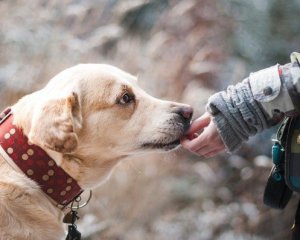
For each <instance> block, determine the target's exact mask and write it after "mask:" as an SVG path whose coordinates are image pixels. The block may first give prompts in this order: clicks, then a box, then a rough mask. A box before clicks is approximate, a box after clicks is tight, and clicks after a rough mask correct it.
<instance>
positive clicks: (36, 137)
mask: <svg viewBox="0 0 300 240" xmlns="http://www.w3.org/2000/svg"><path fill="white" fill-rule="evenodd" d="M7 112H9V113H3V114H2V115H3V116H2V120H1V122H0V123H1V124H0V132H1V138H0V143H1V145H0V146H1V147H0V150H1V151H0V239H1V240H9V239H14V240H26V239H28V240H29V239H30V240H34V239H36V240H55V239H62V238H63V237H64V236H65V234H66V233H65V227H64V224H63V223H62V218H63V215H64V212H63V211H62V210H61V208H60V207H58V204H62V205H65V206H66V205H67V204H70V198H73V197H74V196H75V195H76V194H80V193H81V192H82V190H83V189H84V190H87V189H92V188H95V187H96V186H98V185H100V184H101V183H102V182H103V181H104V180H105V179H106V178H107V177H108V176H109V174H110V172H111V170H112V168H113V167H114V166H115V165H116V164H117V163H118V162H119V161H120V160H122V159H125V158H128V157H130V156H132V155H135V154H140V153H145V152H149V151H167V150H171V149H174V148H175V147H177V146H178V145H179V139H180V138H181V137H182V136H183V135H184V133H185V131H186V130H187V129H188V128H189V124H190V120H191V116H192V108H191V107H190V106H187V105H184V104H179V103H175V102H169V101H163V100H159V99H157V98H154V97H151V96H150V95H148V94H147V93H146V92H144V91H143V90H142V89H141V88H139V87H138V85H137V81H136V78H135V77H134V76H132V75H130V74H128V73H126V72H124V71H122V70H120V69H118V68H115V67H113V66H109V65H101V64H81V65H77V66H75V67H72V68H69V69H66V70H65V71H63V72H61V73H59V74H58V75H56V76H55V77H54V78H53V79H51V81H50V82H49V83H48V85H46V87H45V88H43V89H41V90H40V91H37V92H34V93H32V94H29V95H27V96H25V97H23V98H22V99H20V100H19V101H18V102H17V103H16V104H15V105H14V106H12V108H11V110H9V111H7ZM6 115H7V116H6ZM1 129H2V130H1ZM22 134H23V135H24V136H22ZM20 139H21V140H20ZM23 140H24V141H23ZM39 164H41V165H39ZM43 164H44V165H43ZM37 165H38V167H36V166H37ZM45 165H46V168H45V169H44V166H45ZM47 166H49V168H47ZM39 176H40V177H39ZM60 178H61V179H65V180H61V179H60ZM35 179H37V180H36V181H35ZM51 181H52V182H51ZM51 184H52V185H51ZM68 184H69V185H68ZM72 184H73V185H72ZM49 186H52V187H51V188H50V187H49ZM71 188H73V189H75V195H74V192H73V193H72V194H73V195H72V194H71V192H72V189H71ZM62 189H63V190H62ZM69 192H70V194H69ZM56 193H57V194H56ZM55 194H56V195H55ZM68 197H69V198H68ZM64 198H66V199H65V200H63V199H64Z"/></svg>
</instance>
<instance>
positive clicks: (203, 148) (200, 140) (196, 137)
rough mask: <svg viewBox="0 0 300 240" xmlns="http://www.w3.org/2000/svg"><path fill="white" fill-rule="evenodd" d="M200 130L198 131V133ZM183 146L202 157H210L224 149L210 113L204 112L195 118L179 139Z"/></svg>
mask: <svg viewBox="0 0 300 240" xmlns="http://www.w3.org/2000/svg"><path fill="white" fill-rule="evenodd" d="M199 131H200V133H198V132H199ZM181 145H182V146H183V148H185V149H187V150H189V151H191V152H193V153H195V154H197V155H200V156H204V157H212V156H214V155H216V154H217V153H220V152H223V151H224V150H225V145H224V143H223V141H222V139H221V137H220V135H219V133H218V130H217V127H216V125H215V123H214V122H213V121H212V117H211V115H210V114H209V113H208V112H206V113H204V114H203V115H202V116H201V117H199V118H198V119H196V120H195V121H194V122H193V123H192V124H191V127H190V129H189V130H188V132H187V134H186V136H185V137H184V138H182V139H181Z"/></svg>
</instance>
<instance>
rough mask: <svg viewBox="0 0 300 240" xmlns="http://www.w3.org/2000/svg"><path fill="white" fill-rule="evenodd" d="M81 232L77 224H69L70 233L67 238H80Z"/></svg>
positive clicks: (73, 239)
mask: <svg viewBox="0 0 300 240" xmlns="http://www.w3.org/2000/svg"><path fill="white" fill-rule="evenodd" d="M80 239H81V233H80V232H79V231H78V230H77V228H76V225H69V226H68V235H67V238H66V240H80Z"/></svg>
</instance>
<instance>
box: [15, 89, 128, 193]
mask: <svg viewBox="0 0 300 240" xmlns="http://www.w3.org/2000/svg"><path fill="white" fill-rule="evenodd" d="M27 97H30V98H33V100H34V101H35V102H39V101H41V100H40V93H39V92H36V93H34V94H30V95H28V96H26V97H25V98H22V99H21V100H20V101H18V102H17V103H16V104H15V105H14V106H13V107H12V109H13V112H14V124H16V125H17V126H18V127H20V128H21V129H22V130H23V133H24V135H25V136H28V134H29V131H30V128H31V123H32V111H33V109H32V108H33V107H32V106H31V105H32V102H33V101H32V99H31V101H30V103H29V101H28V99H27ZM19 113H21V114H19ZM40 147H41V148H42V149H43V150H44V151H45V152H47V154H48V155H49V156H50V157H51V158H52V159H53V160H54V161H55V162H56V164H57V165H58V166H60V167H61V168H62V169H63V170H64V171H66V172H67V173H68V174H69V175H70V176H71V177H72V178H74V179H75V180H76V181H77V182H78V184H79V185H80V186H81V187H82V188H83V189H91V188H94V187H96V186H99V185H101V184H102V183H103V182H105V181H106V180H107V179H108V177H109V175H110V173H111V170H112V169H113V167H114V166H115V165H116V164H117V163H118V162H119V161H120V160H121V159H124V158H126V157H127V156H117V155H116V156H113V155H110V156H109V157H105V156H104V155H103V154H101V156H99V154H93V153H91V152H90V151H88V152H87V151H84V150H81V148H80V146H79V150H78V151H76V152H75V153H72V154H62V153H59V152H56V151H52V150H50V149H47V148H45V147H43V146H40ZM100 157H101V161H97V160H99V158H100ZM99 162H100V164H101V166H96V165H95V164H97V163H99Z"/></svg>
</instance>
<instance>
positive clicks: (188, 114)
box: [174, 106, 193, 120]
mask: <svg viewBox="0 0 300 240" xmlns="http://www.w3.org/2000/svg"><path fill="white" fill-rule="evenodd" d="M174 112H175V113H177V114H179V115H180V116H182V117H183V118H184V119H186V120H191V118H192V116H193V108H192V107H190V106H181V107H177V108H176V109H175V111H174Z"/></svg>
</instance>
